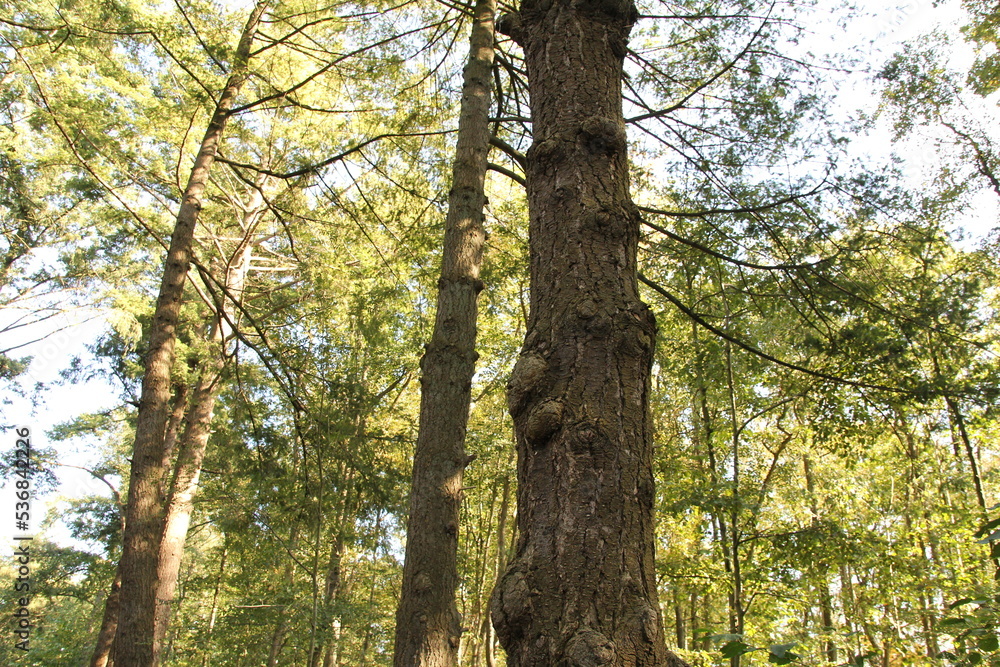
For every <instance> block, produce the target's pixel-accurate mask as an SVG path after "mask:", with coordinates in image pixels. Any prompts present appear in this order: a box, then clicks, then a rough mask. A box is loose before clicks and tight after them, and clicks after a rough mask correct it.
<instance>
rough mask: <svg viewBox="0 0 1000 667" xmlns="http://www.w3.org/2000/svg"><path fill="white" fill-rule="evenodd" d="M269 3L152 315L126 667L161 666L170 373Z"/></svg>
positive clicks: (183, 217)
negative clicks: (215, 177) (234, 111)
mask: <svg viewBox="0 0 1000 667" xmlns="http://www.w3.org/2000/svg"><path fill="white" fill-rule="evenodd" d="M266 5H267V2H266V0H262V1H261V2H259V3H258V4H257V6H256V7H255V8H254V10H253V12H252V13H251V15H250V18H249V19H248V21H247V24H246V27H245V28H244V30H243V34H242V35H241V37H240V43H239V46H238V48H237V51H236V55H235V58H234V60H233V70H232V73H231V75H230V77H229V80H228V81H227V82H226V87H225V88H224V89H223V91H222V94H221V95H220V96H219V101H218V103H217V105H216V108H215V112H214V113H213V115H212V119H211V121H210V122H209V125H208V129H207V130H206V132H205V137H204V139H202V142H201V147H200V148H199V150H198V155H197V157H196V158H195V162H194V168H193V169H192V171H191V176H190V178H189V179H188V183H187V187H186V188H185V189H184V196H183V199H182V201H181V207H180V210H179V211H178V213H177V220H176V224H175V226H174V233H173V235H172V236H171V239H170V248H169V249H168V251H167V259H166V263H165V265H164V269H163V279H162V282H161V284H160V293H159V297H158V298H157V302H156V309H155V311H154V313H153V323H152V327H151V330H150V339H149V350H148V352H147V355H146V366H145V373H144V375H143V380H142V395H141V398H140V402H139V414H138V421H137V423H136V431H135V445H134V448H133V451H132V467H131V472H130V475H129V493H128V506H127V509H126V517H127V518H126V525H125V535H124V539H123V547H122V558H121V563H120V569H121V580H122V587H121V608H120V610H119V621H118V630H117V633H116V635H115V644H116V648H115V654H116V662H117V663H118V664H119V665H124V666H126V667H146V666H147V665H155V664H156V663H155V658H154V646H153V645H154V616H155V611H156V567H157V561H158V558H159V544H160V536H161V531H162V530H163V518H164V511H163V496H162V481H163V475H164V471H163V455H164V436H165V430H166V426H167V419H168V412H169V403H170V370H171V367H172V366H173V363H174V343H175V341H176V335H177V331H176V330H177V322H178V316H179V314H180V306H181V295H182V293H183V290H184V282H185V280H186V279H187V273H188V269H189V266H190V260H191V249H192V243H193V241H194V231H195V226H196V224H197V222H198V215H199V213H200V211H201V206H202V203H201V202H202V195H203V193H204V190H205V187H206V185H207V184H208V174H209V171H210V170H211V167H212V164H213V163H214V161H215V155H216V152H217V151H218V148H219V143H220V142H221V140H222V136H223V133H224V131H225V127H226V121H227V120H228V117H229V110H230V109H231V108H232V107H233V103H234V101H235V99H236V96H237V95H238V94H239V91H240V88H241V87H242V85H243V81H244V80H245V78H246V73H247V62H248V60H249V56H250V47H251V44H252V42H253V38H254V35H255V34H256V32H257V26H258V24H259V22H260V18H261V15H262V14H263V13H264V9H265V7H266Z"/></svg>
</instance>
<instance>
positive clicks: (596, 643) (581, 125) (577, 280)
mask: <svg viewBox="0 0 1000 667" xmlns="http://www.w3.org/2000/svg"><path fill="white" fill-rule="evenodd" d="M636 16H637V14H636V9H635V6H634V4H633V3H632V2H631V1H630V0H524V1H523V2H522V4H521V9H520V14H519V17H518V18H516V19H514V18H513V17H511V18H510V19H508V20H507V21H505V22H504V25H505V29H507V30H508V32H510V33H511V34H512V36H514V37H515V39H518V40H519V41H520V42H521V44H522V46H523V48H524V52H525V60H526V63H527V68H528V79H529V86H530V94H531V111H532V122H533V131H534V144H533V145H532V147H531V149H530V151H529V152H528V168H527V177H528V178H527V183H528V210H529V218H530V237H531V298H530V305H531V307H530V314H529V318H528V328H527V336H526V338H525V343H524V347H523V348H522V351H521V355H520V358H519V360H518V362H517V364H516V366H515V368H514V371H513V374H512V376H511V378H510V381H509V384H508V404H509V409H510V412H511V415H512V416H513V419H514V426H515V434H516V437H517V449H518V493H517V500H518V517H517V523H518V530H519V539H518V545H517V553H516V555H515V557H514V559H513V561H512V562H511V564H510V565H509V567H508V569H507V571H506V573H505V574H504V576H503V578H502V580H501V581H500V582H499V584H498V586H497V589H496V591H495V593H494V597H493V603H492V610H493V619H494V625H495V627H496V629H497V634H498V636H499V638H500V641H501V643H502V645H503V647H504V648H505V649H506V651H507V656H508V658H507V660H508V663H507V664H508V665H510V666H511V667H523V666H527V665H538V666H543V665H544V666H545V667H552V666H570V665H614V666H625V665H628V666H640V665H648V666H650V667H652V666H656V667H662V666H663V665H667V664H671V663H672V662H674V661H675V660H678V659H677V658H676V657H675V656H673V654H670V653H668V652H667V650H666V646H665V643H664V638H663V631H662V621H661V619H660V611H659V605H658V603H657V599H656V579H655V576H654V569H653V546H654V539H653V500H654V488H653V471H652V438H651V435H652V430H651V424H650V418H649V412H648V400H649V390H650V368H651V364H652V355H653V341H654V338H655V335H656V325H655V321H654V318H653V314H652V312H651V311H650V310H649V308H648V307H647V306H646V305H645V304H644V303H643V302H642V301H641V300H640V298H639V294H638V287H637V266H636V251H637V245H638V240H639V213H638V210H637V209H636V207H635V205H634V204H633V202H632V201H631V199H630V197H629V186H628V158H627V155H626V137H625V123H624V120H623V118H622V96H621V78H622V62H623V58H624V55H625V52H626V43H627V39H628V35H629V31H630V29H631V26H632V23H633V22H634V21H635V19H636Z"/></svg>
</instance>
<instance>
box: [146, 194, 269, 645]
mask: <svg viewBox="0 0 1000 667" xmlns="http://www.w3.org/2000/svg"><path fill="white" fill-rule="evenodd" d="M266 210H267V209H266V208H265V206H264V201H263V195H262V194H261V193H260V191H259V190H258V189H254V190H253V191H252V192H251V194H250V202H249V204H248V205H247V208H246V210H245V211H244V213H243V215H242V220H241V223H242V225H241V226H242V228H243V229H244V230H247V235H248V236H247V237H246V238H244V240H243V241H242V242H241V243H240V245H239V246H238V247H237V249H236V252H235V253H234V255H233V257H231V258H230V259H229V261H228V262H226V263H225V264H223V265H222V267H221V268H220V270H219V272H220V273H223V274H224V275H221V276H217V278H218V280H219V283H220V284H222V285H224V286H225V290H224V292H225V294H224V295H223V300H222V302H221V303H219V304H217V306H216V308H217V309H218V312H216V313H215V314H214V315H213V316H212V323H211V326H210V328H209V332H210V333H209V335H208V345H209V350H208V352H207V356H208V358H207V359H206V360H205V361H204V363H203V364H202V367H201V370H200V373H199V376H198V382H197V384H196V385H195V388H194V391H193V393H192V395H191V397H190V403H191V406H190V409H189V411H188V414H187V419H186V422H185V427H184V432H183V435H182V437H181V440H180V449H179V451H178V453H177V462H176V465H175V470H174V479H173V484H172V485H171V489H170V500H169V502H168V503H167V512H166V518H165V519H164V524H163V534H162V536H161V541H160V545H159V553H160V555H159V560H158V562H157V569H156V617H155V639H154V643H153V646H154V652H155V653H156V654H157V655H156V656H155V657H154V660H156V661H157V662H158V661H159V652H160V651H161V650H162V647H163V640H164V639H165V638H166V636H167V629H168V628H169V626H170V613H171V605H172V604H173V602H174V597H175V595H176V589H177V576H178V573H179V572H180V567H181V559H182V558H183V555H184V544H185V543H186V542H187V532H188V527H189V526H190V524H191V511H192V509H193V507H194V496H195V494H196V493H197V491H198V481H199V479H200V477H201V467H202V462H203V461H204V459H205V453H206V451H207V450H208V438H209V436H210V435H211V433H212V417H213V414H214V411H215V400H216V398H217V397H218V394H219V380H220V379H221V377H222V369H223V366H224V364H225V348H226V345H227V344H228V342H229V337H228V336H227V335H226V332H228V333H229V334H230V335H231V333H232V332H231V327H230V326H229V325H228V324H227V322H230V321H235V319H236V318H235V313H236V310H237V309H236V307H235V304H236V303H238V302H240V301H241V300H242V295H243V289H244V286H245V284H246V277H247V273H248V272H249V270H250V260H251V258H252V256H253V244H252V243H251V242H250V238H249V235H252V234H253V231H254V229H255V228H256V222H257V221H258V220H259V218H260V217H261V216H262V215H263V213H264V212H265V211H266Z"/></svg>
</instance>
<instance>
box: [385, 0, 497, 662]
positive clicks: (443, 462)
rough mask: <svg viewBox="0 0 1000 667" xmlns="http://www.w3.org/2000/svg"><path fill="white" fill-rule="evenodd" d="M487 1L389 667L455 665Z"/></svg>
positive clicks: (485, 129)
mask: <svg viewBox="0 0 1000 667" xmlns="http://www.w3.org/2000/svg"><path fill="white" fill-rule="evenodd" d="M495 11H496V5H495V0H477V2H476V6H475V9H474V18H473V25H472V36H471V39H470V53H469V62H468V64H467V65H466V68H465V81H464V86H463V91H462V107H461V112H460V118H459V129H458V143H457V146H456V148H455V164H454V170H453V173H452V189H451V194H450V195H449V198H448V216H447V219H446V221H445V240H444V254H443V259H442V267H441V279H440V281H439V282H438V304H437V316H436V319H435V323H434V333H433V335H432V338H431V342H430V344H429V345H428V346H427V351H426V353H425V354H424V358H423V360H422V362H421V368H422V371H423V377H422V378H421V402H420V427H419V432H418V435H417V445H416V451H415V453H414V459H413V484H412V489H411V492H410V512H409V522H408V524H407V525H408V530H407V535H406V560H405V563H404V565H403V582H402V593H401V597H400V601H399V607H398V608H397V611H396V639H395V652H394V656H393V664H394V665H395V667H414V666H420V667H437V666H446V665H455V664H456V661H457V657H458V648H459V642H460V637H461V619H460V617H459V613H458V608H457V606H456V603H455V590H456V588H457V586H458V569H457V553H458V522H459V509H460V502H461V488H462V473H463V472H464V470H465V466H466V465H468V463H469V461H470V460H471V459H470V457H468V456H466V453H465V431H466V426H467V422H468V415H469V403H470V396H471V394H470V392H471V384H472V375H473V372H474V371H475V362H476V357H477V355H476V351H475V345H476V310H477V306H476V300H477V297H478V294H479V292H480V291H481V289H482V282H481V281H480V279H479V267H480V264H481V262H482V253H483V244H484V242H485V237H486V235H485V231H484V229H483V207H484V205H485V202H486V200H485V195H484V183H485V177H486V157H487V153H488V152H489V126H488V117H489V109H490V91H491V88H490V86H491V80H490V73H491V68H492V63H493V16H494V13H495Z"/></svg>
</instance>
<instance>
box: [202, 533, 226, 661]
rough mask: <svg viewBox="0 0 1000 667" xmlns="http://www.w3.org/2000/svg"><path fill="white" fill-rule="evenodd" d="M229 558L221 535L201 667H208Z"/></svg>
mask: <svg viewBox="0 0 1000 667" xmlns="http://www.w3.org/2000/svg"><path fill="white" fill-rule="evenodd" d="M228 556H229V545H228V544H227V543H226V537H225V534H223V546H222V555H221V556H220V557H219V574H218V576H217V577H216V578H215V588H214V589H213V590H212V608H211V610H210V611H209V614H208V636H207V637H206V638H205V645H204V646H203V647H202V649H201V652H202V656H201V667H208V664H209V662H210V661H211V659H212V635H213V634H214V633H215V622H216V620H218V617H219V593H220V592H221V591H222V577H223V575H225V573H226V558H227V557H228Z"/></svg>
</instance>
